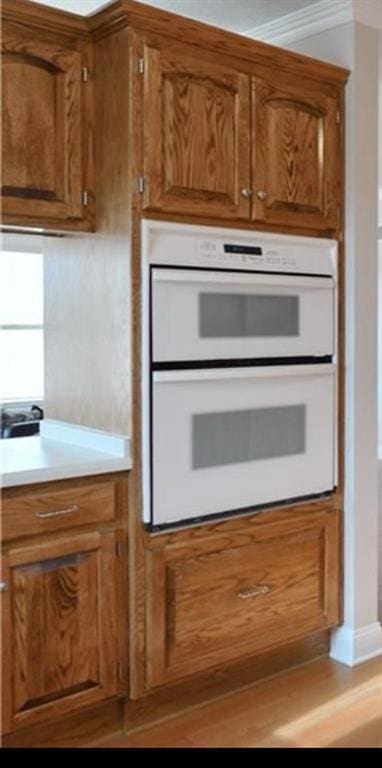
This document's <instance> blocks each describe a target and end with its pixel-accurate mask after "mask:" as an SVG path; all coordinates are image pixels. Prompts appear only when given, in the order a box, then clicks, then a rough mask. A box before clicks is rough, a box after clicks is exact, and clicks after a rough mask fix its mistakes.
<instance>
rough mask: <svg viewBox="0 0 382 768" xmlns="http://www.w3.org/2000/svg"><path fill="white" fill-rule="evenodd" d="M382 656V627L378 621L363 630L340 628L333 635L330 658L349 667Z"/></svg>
mask: <svg viewBox="0 0 382 768" xmlns="http://www.w3.org/2000/svg"><path fill="white" fill-rule="evenodd" d="M376 656H382V627H381V625H380V623H379V622H378V621H376V622H375V623H374V624H369V625H368V626H367V627H361V629H352V628H351V627H346V626H343V627H339V628H338V629H335V630H334V632H333V633H332V639H331V646H330V657H331V658H332V659H335V660H336V661H340V662H341V663H342V664H347V665H348V666H349V667H355V666H356V664H362V662H364V661H368V660H369V659H374V658H375V657H376Z"/></svg>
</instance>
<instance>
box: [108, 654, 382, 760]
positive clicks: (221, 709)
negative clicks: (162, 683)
mask: <svg viewBox="0 0 382 768" xmlns="http://www.w3.org/2000/svg"><path fill="white" fill-rule="evenodd" d="M96 746H99V747H101V746H102V747H111V748H112V747H381V746H382V658H379V659H375V660H373V661H370V662H367V663H365V664H362V665H361V666H359V667H356V668H354V669H351V668H349V667H345V666H343V665H341V664H337V663H336V662H333V661H331V660H329V659H319V660H317V661H313V662H311V663H309V664H305V665H303V666H301V667H297V668H295V669H292V670H290V671H289V672H287V673H284V674H282V675H278V676H276V677H273V678H271V679H268V680H265V681H263V682H261V683H258V684H256V685H252V686H250V687H248V688H246V689H245V690H241V691H239V692H236V693H234V694H232V695H230V696H226V697H224V698H222V699H219V700H215V701H214V702H212V703H209V704H208V705H205V706H203V707H198V708H197V709H194V710H191V711H187V712H184V713H183V714H180V715H179V716H177V717H175V718H172V719H171V720H167V721H166V722H162V723H159V724H156V725H155V726H151V727H150V728H144V729H141V730H139V731H135V732H133V733H131V734H129V736H126V735H125V736H115V737H113V738H110V739H108V740H106V741H105V740H104V741H102V742H98V744H97V745H96Z"/></svg>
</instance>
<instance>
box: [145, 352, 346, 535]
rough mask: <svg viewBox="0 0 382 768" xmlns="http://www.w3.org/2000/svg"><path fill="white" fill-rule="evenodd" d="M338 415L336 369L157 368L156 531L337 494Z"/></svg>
mask: <svg viewBox="0 0 382 768" xmlns="http://www.w3.org/2000/svg"><path fill="white" fill-rule="evenodd" d="M334 412H335V367H334V365H332V364H328V365H309V366H305V365H294V366H277V367H272V366H270V367H268V366H266V367H263V366H259V367H257V366H250V367H237V368H226V369H224V368H216V369H204V370H202V369H198V370H171V371H168V370H166V371H157V372H155V373H154V374H153V383H152V421H151V425H152V434H151V500H150V502H151V503H150V507H151V509H150V518H151V523H152V525H153V526H154V527H156V526H164V525H170V524H175V523H180V522H184V521H186V520H188V521H191V520H194V521H196V520H201V519H206V518H210V517H213V516H215V515H219V516H221V515H224V514H232V513H233V512H237V511H244V510H246V509H249V508H250V509H254V508H256V507H263V506H264V505H267V504H273V503H275V502H284V501H290V500H293V499H296V498H300V499H301V497H312V496H316V495H318V494H324V493H326V492H329V491H331V490H332V489H333V487H334V485H335V445H334V441H333V424H334V422H335V413H334Z"/></svg>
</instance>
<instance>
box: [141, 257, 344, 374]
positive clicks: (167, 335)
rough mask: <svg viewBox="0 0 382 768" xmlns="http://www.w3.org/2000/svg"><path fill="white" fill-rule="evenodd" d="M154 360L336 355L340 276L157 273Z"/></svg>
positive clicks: (154, 284) (153, 276)
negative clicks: (335, 341) (334, 277)
mask: <svg viewBox="0 0 382 768" xmlns="http://www.w3.org/2000/svg"><path fill="white" fill-rule="evenodd" d="M151 280H152V317H151V336H152V351H153V361H154V362H166V361H173V362H186V361H195V360H223V359H225V360H226V359H228V360H230V359H254V358H274V357H276V358H277V357H290V358H294V357H316V356H324V355H330V356H332V355H333V354H334V338H335V295H334V294H335V291H334V285H335V283H334V280H333V278H332V277H301V276H298V275H290V274H289V275H287V274H283V275H274V274H272V275H271V274H265V273H262V274H258V273H256V274H254V273H251V272H246V273H240V272H225V271H221V272H219V271H209V270H186V269H181V268H177V269H167V268H153V269H152V273H151Z"/></svg>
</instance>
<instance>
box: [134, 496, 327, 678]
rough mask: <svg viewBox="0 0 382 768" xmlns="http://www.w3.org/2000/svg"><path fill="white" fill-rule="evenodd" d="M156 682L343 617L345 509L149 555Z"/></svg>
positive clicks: (151, 662) (150, 656)
mask: <svg viewBox="0 0 382 768" xmlns="http://www.w3.org/2000/svg"><path fill="white" fill-rule="evenodd" d="M148 573H149V585H148V594H149V597H150V600H149V621H148V664H149V669H148V678H149V683H150V685H152V686H155V685H160V684H164V683H166V682H169V681H172V680H175V679H178V678H182V677H187V676H189V675H192V674H194V673H195V672H198V671H202V670H206V669H208V668H210V667H217V666H221V665H222V664H225V663H227V662H228V661H230V660H231V661H232V660H234V659H240V658H245V657H246V656H251V655H255V654H256V653H259V652H262V651H265V650H267V649H270V648H272V647H275V646H277V645H280V644H281V645H282V644H283V643H285V642H288V641H290V640H293V639H297V638H300V637H303V636H304V635H307V634H309V633H312V632H315V631H319V630H323V629H326V628H328V627H330V626H333V625H334V624H335V623H336V622H337V621H338V594H339V585H338V516H337V513H336V512H334V511H333V512H329V513H325V512H319V513H315V512H314V511H309V512H308V513H307V514H306V516H304V517H302V518H301V519H300V520H298V521H294V522H291V521H290V520H289V519H288V512H286V513H285V520H284V521H283V522H278V523H276V524H274V523H269V524H268V523H264V524H262V525H253V521H252V524H251V523H250V522H249V523H248V522H246V521H245V520H244V521H243V525H242V528H241V529H238V530H237V532H236V534H232V533H230V534H226V535H225V536H224V535H223V534H222V535H221V536H217V535H215V536H211V537H210V538H208V536H206V537H205V538H204V539H203V537H201V538H200V539H199V541H198V540H197V539H195V538H194V539H193V538H192V537H190V540H189V542H188V545H187V541H183V542H182V543H178V545H177V546H176V544H174V545H173V546H171V545H169V546H167V547H164V548H163V549H160V550H157V551H153V552H151V553H150V555H149V571H148Z"/></svg>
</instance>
